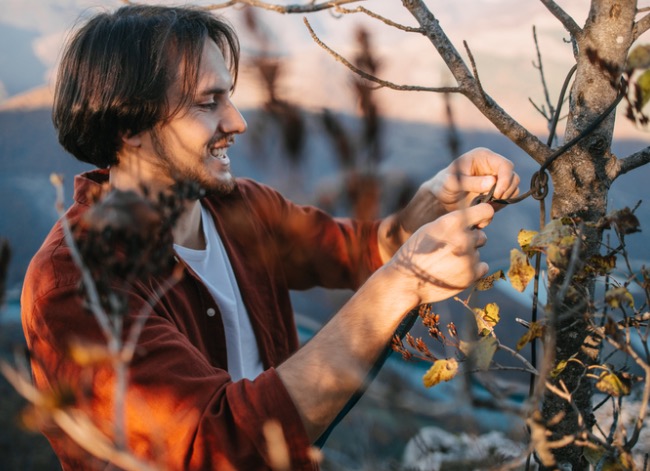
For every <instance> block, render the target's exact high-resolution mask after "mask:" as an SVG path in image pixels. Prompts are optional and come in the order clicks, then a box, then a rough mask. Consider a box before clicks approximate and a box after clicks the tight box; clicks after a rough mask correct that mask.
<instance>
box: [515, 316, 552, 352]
mask: <svg viewBox="0 0 650 471" xmlns="http://www.w3.org/2000/svg"><path fill="white" fill-rule="evenodd" d="M545 329H546V326H545V325H544V324H541V323H539V322H531V324H530V325H529V326H528V331H527V332H526V333H525V334H524V335H522V337H521V338H520V339H519V341H518V342H517V345H516V349H517V351H519V350H521V349H522V348H524V347H525V346H526V345H527V344H529V343H530V342H532V341H533V340H535V339H539V338H542V336H543V335H544V331H545Z"/></svg>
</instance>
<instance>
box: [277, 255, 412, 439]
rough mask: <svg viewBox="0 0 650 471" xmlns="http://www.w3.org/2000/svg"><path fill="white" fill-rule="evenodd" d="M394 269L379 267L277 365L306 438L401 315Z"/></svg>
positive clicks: (403, 303)
mask: <svg viewBox="0 0 650 471" xmlns="http://www.w3.org/2000/svg"><path fill="white" fill-rule="evenodd" d="M392 272H394V270H392V269H385V268H384V269H380V270H379V271H378V272H377V273H376V274H375V275H373V276H372V277H371V278H370V279H369V280H368V282H366V284H365V285H364V286H362V287H361V288H360V289H359V291H357V293H356V294H355V295H354V296H353V297H352V299H351V300H350V301H349V302H348V303H347V304H346V305H345V306H344V307H343V308H342V309H341V311H339V313H338V314H337V315H336V316H334V318H333V319H332V320H331V321H330V322H329V323H328V324H326V325H325V326H324V327H323V329H322V330H321V331H320V332H318V334H316V336H315V337H314V338H313V339H312V340H310V341H309V342H308V343H307V344H306V345H305V346H304V347H303V348H301V349H300V350H299V351H298V352H297V353H296V354H294V355H293V356H292V357H291V358H289V359H288V360H287V361H285V362H284V363H283V364H282V365H280V366H279V367H278V368H277V372H278V375H279V376H280V378H281V380H282V381H283V383H284V385H285V387H286V389H287V390H288V391H289V395H290V396H291V397H292V399H293V401H294V404H295V405H296V408H297V409H298V411H299V413H300V415H301V417H302V419H303V422H304V424H305V428H306V430H307V433H308V435H309V437H310V439H311V440H312V441H313V440H316V438H318V437H319V436H320V434H321V433H322V432H323V431H324V430H325V429H326V427H327V426H328V425H329V424H330V422H331V421H332V420H333V419H334V418H335V417H336V415H337V414H338V412H339V411H340V410H341V409H342V408H343V406H344V405H345V403H346V402H347V400H348V399H349V398H350V396H351V395H352V394H353V393H354V392H355V391H356V390H358V389H359V387H360V386H361V384H362V382H363V380H364V378H365V376H366V374H367V373H368V371H369V369H370V368H371V366H372V364H373V363H374V362H375V360H376V359H377V357H378V356H379V354H380V353H381V352H382V350H383V349H384V348H385V347H386V345H387V344H388V343H389V342H390V340H391V338H392V335H393V333H394V331H395V329H396V328H397V326H398V325H399V322H400V321H401V320H402V318H403V316H404V314H405V313H406V312H408V311H409V310H410V309H411V308H412V307H414V306H415V305H417V303H418V300H417V299H416V297H415V296H413V295H412V296H406V295H400V293H403V292H404V291H402V290H400V289H398V287H397V286H395V283H396V282H397V281H396V277H395V276H393V275H394V273H392Z"/></svg>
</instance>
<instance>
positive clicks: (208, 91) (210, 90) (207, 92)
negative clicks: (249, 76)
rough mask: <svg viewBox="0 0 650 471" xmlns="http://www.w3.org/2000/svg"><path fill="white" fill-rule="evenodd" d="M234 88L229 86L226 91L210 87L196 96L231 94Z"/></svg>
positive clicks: (221, 88) (222, 88)
mask: <svg viewBox="0 0 650 471" xmlns="http://www.w3.org/2000/svg"><path fill="white" fill-rule="evenodd" d="M234 88H235V86H234V85H231V86H230V88H228V89H226V88H224V87H210V88H206V89H205V90H202V91H201V92H199V94H198V96H210V95H223V94H227V93H231V92H232V91H233V90H234Z"/></svg>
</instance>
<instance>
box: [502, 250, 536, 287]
mask: <svg viewBox="0 0 650 471" xmlns="http://www.w3.org/2000/svg"><path fill="white" fill-rule="evenodd" d="M534 276H535V269H534V268H533V267H532V266H531V265H530V263H529V262H528V257H526V255H524V254H523V253H522V252H520V251H519V250H517V249H512V250H511V251H510V269H509V270H508V278H509V279H510V284H511V285H512V287H513V288H514V289H516V290H517V291H519V292H520V293H522V292H523V291H524V290H525V289H526V286H528V283H530V280H532V279H533V277H534Z"/></svg>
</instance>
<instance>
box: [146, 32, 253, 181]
mask: <svg viewBox="0 0 650 471" xmlns="http://www.w3.org/2000/svg"><path fill="white" fill-rule="evenodd" d="M181 72H182V71H181ZM231 89H232V77H231V76H230V72H229V71H228V67H227V66H226V62H225V60H224V57H223V54H222V53H221V50H220V49H219V48H218V47H217V45H216V44H215V43H214V41H212V40H211V39H207V40H206V42H205V45H204V47H203V54H202V56H201V67H200V69H199V77H198V84H197V88H196V90H197V92H196V96H195V97H193V99H192V100H191V101H190V104H189V106H188V107H187V108H185V109H182V110H181V111H180V112H179V113H177V114H176V115H175V116H174V117H173V118H171V120H169V121H167V122H165V123H161V124H160V125H157V126H156V127H155V128H154V129H153V130H151V131H147V132H146V133H143V147H144V148H145V150H147V151H148V152H149V153H150V155H151V157H152V158H151V160H150V162H151V163H153V165H154V167H155V171H154V172H152V173H151V177H152V178H153V180H154V181H150V182H149V183H150V184H152V185H153V186H169V185H171V184H173V183H174V182H177V181H180V180H186V181H187V180H189V181H193V182H196V183H199V184H200V185H201V186H202V187H203V188H204V189H205V190H206V191H208V192H217V193H221V194H226V193H229V192H230V191H231V190H232V189H233V187H234V184H235V181H234V177H233V175H232V173H231V171H230V159H229V158H228V156H227V154H226V152H227V150H228V148H229V147H230V145H232V144H233V142H234V135H235V134H240V133H243V132H244V131H245V130H246V122H245V121H244V119H243V117H242V115H241V114H240V113H239V111H238V110H237V108H236V107H235V106H234V105H233V103H232V102H231V101H230V92H231ZM180 98H181V97H180V85H179V84H176V85H174V86H172V88H171V90H170V91H169V105H170V108H171V109H174V108H175V106H176V105H177V104H178V103H179V101H180ZM148 160H149V159H148Z"/></svg>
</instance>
